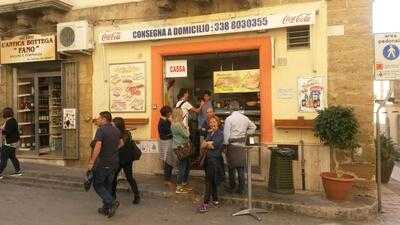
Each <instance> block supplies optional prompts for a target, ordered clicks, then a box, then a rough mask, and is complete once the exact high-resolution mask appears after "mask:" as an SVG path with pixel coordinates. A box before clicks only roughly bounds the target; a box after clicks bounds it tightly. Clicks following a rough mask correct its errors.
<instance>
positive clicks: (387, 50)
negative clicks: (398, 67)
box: [383, 44, 400, 60]
mask: <svg viewBox="0 0 400 225" xmlns="http://www.w3.org/2000/svg"><path fill="white" fill-rule="evenodd" d="M399 55H400V51H399V48H398V47H397V46H396V45H394V44H388V45H386V46H385V47H384V48H383V56H384V57H385V58H386V59H388V60H395V59H397V58H398V57H399Z"/></svg>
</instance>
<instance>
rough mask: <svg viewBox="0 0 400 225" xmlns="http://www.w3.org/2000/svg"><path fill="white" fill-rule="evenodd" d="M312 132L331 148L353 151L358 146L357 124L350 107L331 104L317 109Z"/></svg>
mask: <svg viewBox="0 0 400 225" xmlns="http://www.w3.org/2000/svg"><path fill="white" fill-rule="evenodd" d="M314 132H315V136H316V137H318V138H319V139H320V140H321V142H322V143H324V144H325V145H328V146H329V147H330V148H331V149H332V150H333V149H338V150H343V151H353V150H354V149H356V148H358V147H359V146H360V145H359V144H358V134H359V124H358V121H357V119H356V117H355V115H354V112H353V109H352V108H350V107H342V106H331V107H328V108H326V109H323V110H320V111H318V116H317V118H316V119H315V124H314Z"/></svg>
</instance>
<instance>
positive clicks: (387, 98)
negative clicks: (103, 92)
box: [376, 86, 392, 213]
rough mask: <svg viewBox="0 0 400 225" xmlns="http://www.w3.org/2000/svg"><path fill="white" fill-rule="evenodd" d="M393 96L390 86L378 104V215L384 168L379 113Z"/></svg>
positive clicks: (380, 209) (380, 207)
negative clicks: (382, 165)
mask: <svg viewBox="0 0 400 225" xmlns="http://www.w3.org/2000/svg"><path fill="white" fill-rule="evenodd" d="M391 96H392V87H391V86H390V89H389V92H388V94H387V96H386V98H385V99H384V100H377V101H376V103H378V104H379V106H378V109H377V110H376V145H377V146H376V186H377V188H376V190H377V198H378V213H381V212H382V190H381V186H382V167H381V164H382V162H381V160H382V159H381V151H382V149H381V138H380V132H381V129H380V123H379V111H380V110H381V109H382V108H383V107H385V104H386V102H388V100H389V98H391Z"/></svg>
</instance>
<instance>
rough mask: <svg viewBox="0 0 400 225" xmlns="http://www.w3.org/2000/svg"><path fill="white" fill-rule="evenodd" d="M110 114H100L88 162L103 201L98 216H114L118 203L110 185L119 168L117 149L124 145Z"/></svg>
mask: <svg viewBox="0 0 400 225" xmlns="http://www.w3.org/2000/svg"><path fill="white" fill-rule="evenodd" d="M111 121H112V118H111V113H110V112H101V113H100V115H99V118H98V119H97V123H98V125H99V126H100V127H99V128H98V129H97V131H96V135H95V138H94V140H95V142H96V144H95V147H94V150H93V153H92V155H91V157H90V161H89V170H92V171H93V187H94V190H95V191H96V193H97V194H98V195H99V196H100V198H101V199H102V200H103V206H102V207H101V208H99V209H98V212H99V213H100V214H103V215H106V216H107V217H112V216H114V214H115V212H116V210H117V208H118V206H119V202H118V201H117V200H116V199H115V198H114V197H113V195H112V194H113V193H112V185H113V180H114V176H115V172H116V170H117V168H118V167H119V156H118V149H119V148H120V147H122V146H123V145H124V143H123V141H122V139H121V137H122V135H121V132H120V131H119V130H118V129H117V128H116V127H115V126H113V125H112V124H111Z"/></svg>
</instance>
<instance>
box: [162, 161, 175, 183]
mask: <svg viewBox="0 0 400 225" xmlns="http://www.w3.org/2000/svg"><path fill="white" fill-rule="evenodd" d="M173 169H174V167H172V166H171V165H169V164H168V163H166V162H164V180H165V181H171V179H172V170H173Z"/></svg>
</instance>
